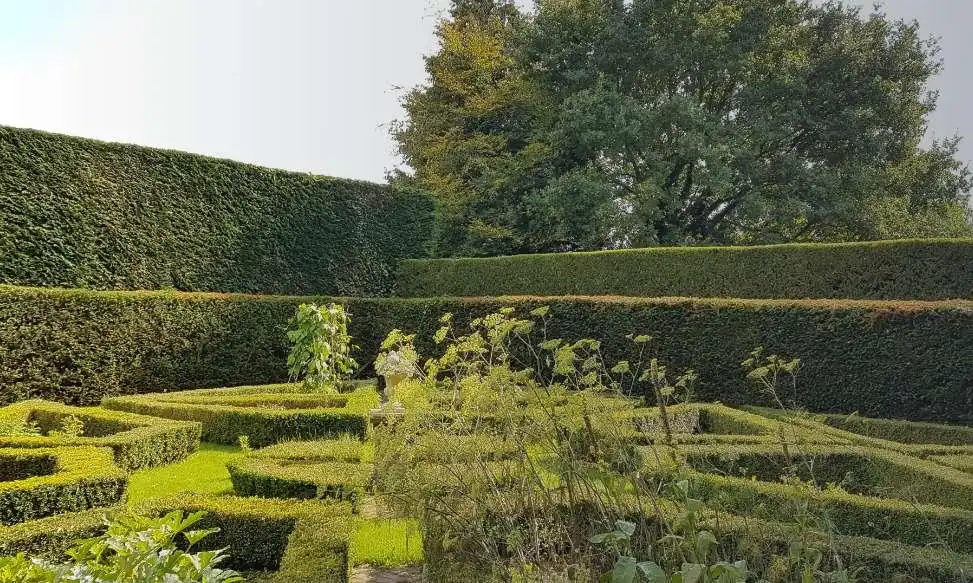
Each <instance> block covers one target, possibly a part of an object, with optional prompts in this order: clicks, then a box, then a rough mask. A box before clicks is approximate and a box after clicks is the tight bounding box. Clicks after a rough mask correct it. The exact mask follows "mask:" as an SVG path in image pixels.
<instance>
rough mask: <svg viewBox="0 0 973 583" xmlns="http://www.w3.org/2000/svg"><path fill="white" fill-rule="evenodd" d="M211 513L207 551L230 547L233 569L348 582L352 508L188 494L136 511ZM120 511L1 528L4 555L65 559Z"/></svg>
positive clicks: (282, 580)
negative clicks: (76, 543) (78, 540)
mask: <svg viewBox="0 0 973 583" xmlns="http://www.w3.org/2000/svg"><path fill="white" fill-rule="evenodd" d="M175 509H181V510H185V511H187V512H195V511H204V512H206V513H207V516H206V518H205V519H204V521H202V522H200V525H201V528H212V527H216V528H219V529H220V532H219V533H217V534H215V535H211V536H210V537H207V538H206V539H205V540H204V541H203V543H201V544H204V545H206V548H221V547H229V554H230V562H229V564H228V565H229V566H230V567H231V568H234V569H239V570H259V571H275V573H274V575H273V578H272V579H271V580H272V581H273V582H274V583H345V582H346V581H347V570H348V567H347V565H348V538H349V531H350V524H351V523H350V514H351V507H350V506H349V505H348V504H347V503H323V502H299V501H295V500H261V499H255V498H238V497H233V496H223V497H209V496H202V495H195V494H184V495H180V496H179V497H177V498H166V499H161V500H153V501H151V502H146V503H142V504H138V505H136V506H134V507H132V508H130V509H129V510H130V511H133V512H136V513H140V514H143V515H161V514H164V513H165V512H168V511H170V510H175ZM121 511H122V509H121V508H112V509H107V510H100V511H87V512H76V513H70V514H62V515H59V516H52V517H50V518H45V519H41V520H35V521H32V522H25V523H22V524H17V525H14V526H10V527H0V554H2V555H11V554H16V553H18V552H24V553H27V554H29V555H31V556H37V557H45V558H48V559H51V560H63V559H65V558H66V557H65V551H67V549H69V548H70V547H71V546H72V544H73V542H74V539H76V538H85V537H91V536H96V535H98V534H100V533H101V532H103V531H104V517H105V516H106V515H110V514H115V513H118V512H121Z"/></svg>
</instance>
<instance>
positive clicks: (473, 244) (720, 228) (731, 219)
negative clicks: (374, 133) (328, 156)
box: [399, 0, 970, 254]
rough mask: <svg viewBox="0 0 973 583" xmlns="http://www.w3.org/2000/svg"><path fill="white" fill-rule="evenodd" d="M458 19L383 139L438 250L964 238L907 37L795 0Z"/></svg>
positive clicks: (707, 1)
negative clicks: (426, 217)
mask: <svg viewBox="0 0 973 583" xmlns="http://www.w3.org/2000/svg"><path fill="white" fill-rule="evenodd" d="M464 4H469V3H464ZM475 4H480V5H481V8H482V5H486V4H490V5H492V6H494V7H495V8H500V7H503V8H504V9H506V10H508V11H509V10H511V7H510V5H509V4H507V3H501V4H496V3H491V2H479V3H475ZM458 6H459V5H457V7H458ZM475 13H476V14H477V16H476V17H470V16H468V14H471V13H469V12H467V13H466V14H467V16H464V15H463V13H460V12H456V13H454V14H453V17H452V18H451V19H449V20H447V21H444V23H443V25H442V26H441V28H440V38H441V41H442V47H441V50H440V52H439V53H437V54H436V55H433V56H432V57H430V58H429V60H428V61H427V67H428V69H429V72H430V77H431V83H430V85H428V86H427V87H423V88H419V89H417V90H416V91H414V92H413V93H412V94H411V95H410V97H409V100H407V103H406V105H407V111H408V113H409V121H408V122H407V123H406V125H405V126H404V128H405V129H404V130H403V131H402V132H400V134H399V138H400V144H401V145H402V151H403V154H404V155H405V158H406V161H407V162H408V163H409V164H410V165H411V166H412V167H413V168H414V169H415V172H416V174H415V177H416V179H417V180H418V181H419V182H420V183H421V184H422V185H423V186H424V187H426V188H429V189H430V190H432V191H433V192H434V193H436V195H437V196H438V197H439V198H440V200H442V201H443V202H444V204H443V209H444V211H443V213H444V216H445V217H448V219H449V220H448V221H447V224H449V225H450V227H449V228H448V229H446V230H444V237H443V240H442V242H443V245H442V248H441V249H440V250H439V252H440V253H441V254H455V253H461V254H492V253H497V252H504V253H510V252H526V251H546V250H558V249H564V248H583V249H595V248H605V247H615V246H628V245H650V244H658V243H700V242H711V243H762V242H783V241H795V240H842V239H861V238H876V237H880V236H896V235H910V234H917V233H918V234H954V233H955V232H956V231H957V230H959V231H962V229H964V228H966V227H965V225H967V224H968V223H967V222H966V217H965V216H964V214H963V208H964V206H963V205H965V204H966V202H967V198H966V193H967V192H968V190H969V188H970V181H969V173H968V171H967V169H966V168H965V166H964V165H962V164H961V163H960V162H958V161H957V159H956V144H957V141H956V140H948V141H944V142H939V143H934V144H932V145H931V146H930V147H928V148H923V147H921V145H920V143H921V141H922V139H923V137H924V135H925V132H926V118H927V116H928V114H929V113H930V112H931V111H933V109H934V108H935V104H936V97H937V96H936V95H935V94H934V93H931V92H930V91H929V90H928V89H927V87H928V80H929V79H930V77H931V76H933V75H934V74H936V73H937V72H938V71H939V68H940V63H939V61H938V57H937V54H938V48H937V46H936V43H935V42H934V41H932V40H927V39H924V38H923V37H922V36H921V35H920V32H919V29H918V26H917V24H915V23H905V22H899V21H892V20H890V19H889V18H887V17H886V16H885V15H884V14H882V13H880V12H877V11H876V12H873V13H870V14H865V13H863V12H862V11H860V10H859V9H857V8H849V7H846V6H844V5H842V4H840V3H836V2H828V3H825V4H823V5H822V4H820V3H817V2H812V1H810V0H632V1H630V2H622V1H621V0H539V1H538V2H537V5H536V7H535V10H534V11H533V12H532V13H531V14H530V15H521V14H517V13H516V11H512V12H507V13H506V15H505V16H499V15H498V13H497V12H492V11H490V10H486V11H483V12H480V11H476V12H475ZM451 35H455V38H454V37H452V36H451ZM484 47H489V50H486V49H484ZM460 49H462V50H460ZM419 128H421V129H422V131H420V130H419ZM913 218H914V219H915V220H916V221H917V222H921V223H922V224H923V225H924V226H923V227H922V228H912V227H913V226H915V225H911V226H910V221H911V219H913ZM939 227H941V228H939ZM937 228H938V230H937ZM484 235H486V236H484Z"/></svg>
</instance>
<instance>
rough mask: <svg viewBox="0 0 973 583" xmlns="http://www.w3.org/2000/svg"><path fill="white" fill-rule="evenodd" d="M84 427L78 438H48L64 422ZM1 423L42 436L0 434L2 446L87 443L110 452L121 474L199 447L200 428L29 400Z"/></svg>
mask: <svg viewBox="0 0 973 583" xmlns="http://www.w3.org/2000/svg"><path fill="white" fill-rule="evenodd" d="M70 417H74V418H77V419H79V420H80V421H81V422H82V423H83V424H84V432H83V433H82V435H80V436H77V437H73V436H68V435H56V434H55V435H51V434H50V432H51V431H55V430H57V429H58V428H59V427H60V425H61V422H62V421H63V420H64V419H67V418H70ZM0 420H5V421H13V422H23V423H31V422H33V423H36V424H37V426H38V428H39V429H40V430H41V433H42V435H36V436H35V435H26V436H20V435H15V436H10V435H4V436H0V447H57V446H71V445H87V446H93V447H108V448H111V450H112V452H114V456H115V464H117V465H118V466H119V467H121V468H122V469H124V470H128V471H133V470H138V469H141V468H149V467H153V466H160V465H166V464H170V463H172V462H175V461H179V460H181V459H183V458H185V457H186V456H188V455H189V454H191V453H193V452H194V451H196V450H198V449H199V439H200V433H201V432H202V425H200V424H199V423H196V422H187V421H172V420H169V419H161V418H159V417H151V416H148V415H137V414H134V413H125V412H122V411H110V410H108V409H102V408H98V407H71V406H69V405H63V404H61V403H52V402H49V401H41V400H31V401H22V402H20V403H15V404H13V405H8V406H7V407H4V408H2V409H0Z"/></svg>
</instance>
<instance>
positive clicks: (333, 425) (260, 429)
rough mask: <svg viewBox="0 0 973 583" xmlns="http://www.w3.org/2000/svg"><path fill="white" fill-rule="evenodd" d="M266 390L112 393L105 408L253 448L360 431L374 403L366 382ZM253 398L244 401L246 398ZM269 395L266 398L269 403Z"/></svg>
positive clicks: (375, 399) (362, 432)
mask: <svg viewBox="0 0 973 583" xmlns="http://www.w3.org/2000/svg"><path fill="white" fill-rule="evenodd" d="M275 387H278V388H279V386H278V385H269V386H268V387H266V388H265V391H266V392H255V389H257V390H259V387H240V388H235V389H233V388H231V389H215V390H214V389H201V390H199V391H185V392H176V393H152V394H148V395H139V396H128V397H112V398H109V399H105V402H104V407H106V408H108V409H113V410H117V411H129V412H132V413H139V414H143V415H154V416H156V417H164V418H166V419H177V420H181V421H197V422H199V423H202V426H203V431H202V438H203V440H204V441H211V442H215V443H224V444H236V443H237V442H238V440H239V438H240V436H242V435H246V436H247V439H248V440H249V442H250V445H252V446H253V447H263V446H265V445H270V444H273V443H277V442H279V441H284V440H296V439H313V438H317V437H325V436H335V435H342V434H348V435H357V436H364V435H365V430H366V429H367V427H368V411H369V410H371V409H373V408H374V407H376V406H377V405H378V402H379V396H378V393H376V392H375V389H374V387H371V386H365V387H361V388H359V389H357V390H355V391H354V392H352V393H347V394H343V395H328V394H319V395H295V394H294V393H293V392H289V393H288V392H283V393H281V392H274V391H275ZM247 400H250V401H252V403H251V404H248V403H247V402H246V401H247ZM268 400H269V402H268ZM288 400H297V401H299V402H298V403H295V402H294V401H290V402H289V404H297V405H299V407H298V408H285V407H279V406H276V404H275V401H277V402H279V401H288Z"/></svg>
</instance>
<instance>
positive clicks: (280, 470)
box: [227, 438, 373, 503]
mask: <svg viewBox="0 0 973 583" xmlns="http://www.w3.org/2000/svg"><path fill="white" fill-rule="evenodd" d="M315 450H317V451H315ZM363 454H364V455H363ZM368 455H369V454H368V453H367V450H366V448H365V447H364V446H362V445H361V444H359V445H357V446H356V445H355V444H354V442H352V441H350V440H349V439H348V438H342V439H336V440H330V441H327V440H325V441H316V442H296V443H281V444H278V445H276V446H272V447H271V448H270V450H269V451H266V450H256V451H254V452H251V453H250V454H249V455H247V456H245V457H243V458H240V459H235V460H233V461H231V462H230V463H228V464H227V469H228V470H229V472H230V479H231V480H232V481H233V490H234V491H235V492H236V493H237V494H239V495H241V496H263V497H268V498H301V499H308V498H336V499H339V500H348V501H350V502H353V503H356V502H357V501H358V500H359V499H360V498H361V496H362V494H363V493H364V491H365V489H366V488H367V486H368V484H369V482H370V481H371V479H372V473H373V468H372V465H371V464H369V463H363V462H362V458H363V457H365V458H366V459H367V456H368ZM356 458H357V459H356Z"/></svg>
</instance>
